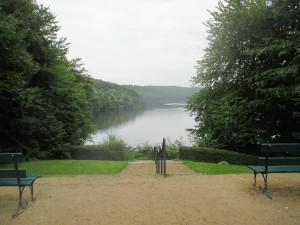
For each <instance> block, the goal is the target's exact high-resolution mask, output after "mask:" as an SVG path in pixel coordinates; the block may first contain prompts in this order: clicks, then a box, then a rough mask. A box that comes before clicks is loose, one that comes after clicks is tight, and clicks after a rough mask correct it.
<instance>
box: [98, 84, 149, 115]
mask: <svg viewBox="0 0 300 225" xmlns="http://www.w3.org/2000/svg"><path fill="white" fill-rule="evenodd" d="M93 86H94V89H95V92H96V102H95V104H94V113H95V115H100V114H101V113H103V112H111V111H122V110H128V109H138V108H142V107H144V106H145V100H144V98H143V97H142V96H141V95H140V94H138V93H137V92H135V91H134V90H130V89H128V88H126V87H124V86H121V85H117V84H113V83H110V82H105V81H102V80H93Z"/></svg>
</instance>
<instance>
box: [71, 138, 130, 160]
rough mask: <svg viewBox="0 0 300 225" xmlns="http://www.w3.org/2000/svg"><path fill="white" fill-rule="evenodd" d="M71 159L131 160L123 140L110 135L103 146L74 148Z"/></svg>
mask: <svg viewBox="0 0 300 225" xmlns="http://www.w3.org/2000/svg"><path fill="white" fill-rule="evenodd" d="M71 157H72V159H85V160H115V161H123V160H128V159H129V153H128V147H127V145H126V143H125V142H124V141H123V140H122V139H119V138H117V137H116V136H115V135H109V136H108V139H107V140H105V141H104V142H103V143H102V144H98V145H82V146H73V147H72V148H71Z"/></svg>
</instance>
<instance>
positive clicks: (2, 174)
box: [0, 169, 27, 178]
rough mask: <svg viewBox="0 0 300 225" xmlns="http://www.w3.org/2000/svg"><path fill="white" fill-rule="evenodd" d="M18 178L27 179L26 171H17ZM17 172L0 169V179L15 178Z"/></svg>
mask: <svg viewBox="0 0 300 225" xmlns="http://www.w3.org/2000/svg"><path fill="white" fill-rule="evenodd" d="M18 171H19V177H20V178H25V177H27V174H26V170H23V169H21V170H18ZM17 177H18V175H17V171H16V170H15V169H0V178H17Z"/></svg>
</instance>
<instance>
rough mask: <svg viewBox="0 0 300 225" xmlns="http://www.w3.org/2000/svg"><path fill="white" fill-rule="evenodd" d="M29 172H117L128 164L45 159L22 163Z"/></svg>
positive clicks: (61, 173) (52, 173) (49, 173)
mask: <svg viewBox="0 0 300 225" xmlns="http://www.w3.org/2000/svg"><path fill="white" fill-rule="evenodd" d="M12 166H13V165H11V164H5V165H3V164H2V165H0V167H1V168H11V167H12ZM20 166H21V167H22V168H24V169H26V171H27V173H28V174H38V175H40V176H53V175H79V174H116V173H119V172H121V171H122V170H123V169H124V168H125V167H126V166H127V162H124V161H118V162H116V161H98V160H43V161H29V162H24V163H22V164H21V165H20Z"/></svg>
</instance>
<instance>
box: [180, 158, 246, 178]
mask: <svg viewBox="0 0 300 225" xmlns="http://www.w3.org/2000/svg"><path fill="white" fill-rule="evenodd" d="M184 163H185V165H187V166H188V167H190V168H191V169H192V170H194V171H196V172H197V173H204V174H209V175H215V174H238V173H251V172H252V170H251V169H249V168H248V167H246V166H239V165H226V164H215V163H204V162H194V161H189V160H184Z"/></svg>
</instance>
